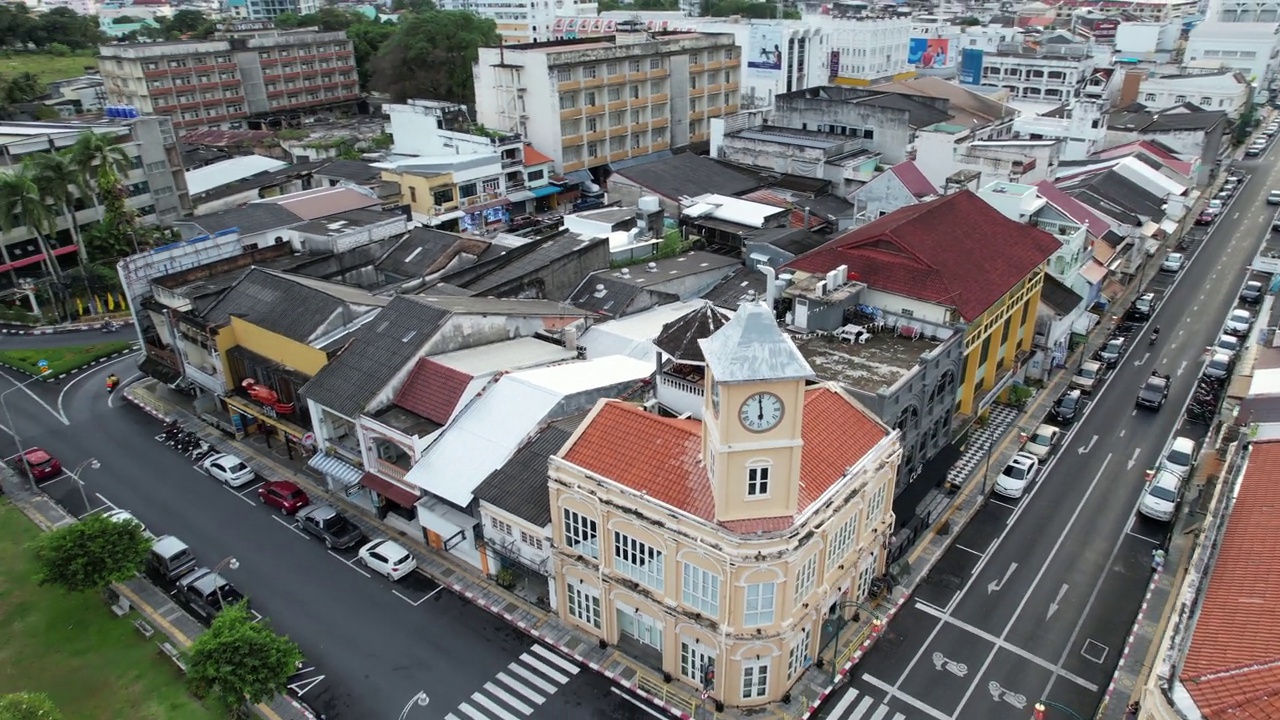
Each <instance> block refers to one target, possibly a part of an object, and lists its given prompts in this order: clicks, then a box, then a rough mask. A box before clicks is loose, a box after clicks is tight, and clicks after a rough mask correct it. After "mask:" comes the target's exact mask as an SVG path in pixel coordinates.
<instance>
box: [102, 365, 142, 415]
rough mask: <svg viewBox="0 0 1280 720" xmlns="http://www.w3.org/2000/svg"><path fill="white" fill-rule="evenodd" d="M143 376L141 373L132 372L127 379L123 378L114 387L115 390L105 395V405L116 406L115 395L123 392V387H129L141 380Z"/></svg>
mask: <svg viewBox="0 0 1280 720" xmlns="http://www.w3.org/2000/svg"><path fill="white" fill-rule="evenodd" d="M144 377H146V376H145V375H143V374H142V373H134V374H133V375H132V376H130V377H129V379H128V380H125V381H124V382H122V383H120V385H119V386H118V387H116V390H115V392H113V393H111V394H110V395H108V396H107V407H109V408H114V407H115V406H116V397H117V396H118V395H121V394H123V393H124V389H125V388H127V387H129V386H130V385H132V384H134V383H135V382H137V381H139V380H141V379H142V378H144Z"/></svg>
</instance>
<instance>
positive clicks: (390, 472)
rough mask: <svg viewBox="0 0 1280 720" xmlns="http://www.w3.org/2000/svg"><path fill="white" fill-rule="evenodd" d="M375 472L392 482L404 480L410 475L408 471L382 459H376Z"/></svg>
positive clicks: (374, 462) (374, 463)
mask: <svg viewBox="0 0 1280 720" xmlns="http://www.w3.org/2000/svg"><path fill="white" fill-rule="evenodd" d="M373 470H374V472H376V473H378V474H379V475H385V476H387V477H389V478H391V479H392V480H404V479H405V476H406V475H408V474H409V471H408V470H405V469H404V468H402V467H400V466H398V465H393V464H392V463H389V462H387V461H386V460H383V459H382V458H375V459H374V461H373Z"/></svg>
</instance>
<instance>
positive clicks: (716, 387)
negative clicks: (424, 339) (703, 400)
mask: <svg viewBox="0 0 1280 720" xmlns="http://www.w3.org/2000/svg"><path fill="white" fill-rule="evenodd" d="M711 412H712V413H714V414H715V416H716V417H720V383H712V384H711Z"/></svg>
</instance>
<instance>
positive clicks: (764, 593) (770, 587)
mask: <svg viewBox="0 0 1280 720" xmlns="http://www.w3.org/2000/svg"><path fill="white" fill-rule="evenodd" d="M777 589H778V584H777V583H771V582H767V583H752V584H751V585H748V586H747V587H746V592H745V593H744V595H745V598H746V602H745V603H744V605H743V608H742V624H743V625H744V626H745V627H759V626H761V625H770V624H772V623H773V607H774V605H775V604H776V603H775V602H774V601H775V594H776V593H777Z"/></svg>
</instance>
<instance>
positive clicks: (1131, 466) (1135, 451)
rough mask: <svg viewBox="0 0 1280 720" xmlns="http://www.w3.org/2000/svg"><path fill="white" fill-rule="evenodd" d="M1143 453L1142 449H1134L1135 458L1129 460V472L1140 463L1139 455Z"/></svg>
mask: <svg viewBox="0 0 1280 720" xmlns="http://www.w3.org/2000/svg"><path fill="white" fill-rule="evenodd" d="M1140 452H1142V448H1134V449H1133V457H1131V458H1129V467H1128V469H1129V470H1132V469H1133V465H1134V463H1136V462H1138V453H1140Z"/></svg>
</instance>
